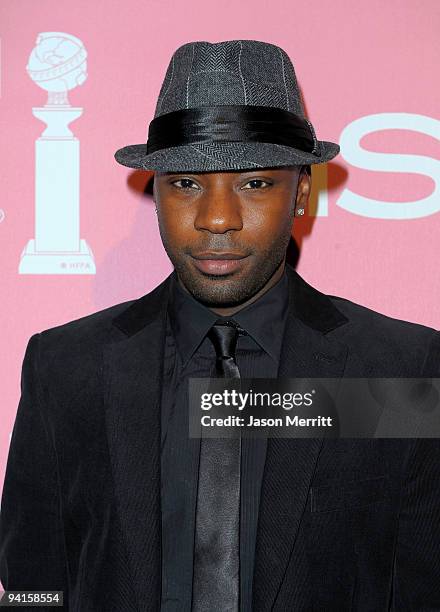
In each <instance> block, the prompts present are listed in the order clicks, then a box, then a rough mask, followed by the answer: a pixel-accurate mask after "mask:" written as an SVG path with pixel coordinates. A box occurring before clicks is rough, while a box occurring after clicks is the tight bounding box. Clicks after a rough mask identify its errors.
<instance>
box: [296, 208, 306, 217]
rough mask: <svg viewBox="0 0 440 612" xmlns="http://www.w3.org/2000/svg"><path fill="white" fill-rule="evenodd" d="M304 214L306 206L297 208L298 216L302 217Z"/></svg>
mask: <svg viewBox="0 0 440 612" xmlns="http://www.w3.org/2000/svg"><path fill="white" fill-rule="evenodd" d="M303 214H304V208H297V210H296V216H297V217H302V215H303Z"/></svg>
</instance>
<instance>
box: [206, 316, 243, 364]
mask: <svg viewBox="0 0 440 612" xmlns="http://www.w3.org/2000/svg"><path fill="white" fill-rule="evenodd" d="M240 329H241V328H239V326H238V325H237V323H235V321H231V320H227V321H216V323H214V325H213V326H212V327H211V329H210V330H209V332H208V338H209V339H210V340H211V342H212V344H213V345H214V348H215V352H216V355H217V358H218V359H224V358H226V357H232V358H233V359H235V348H236V346H237V340H238V336H239V334H240Z"/></svg>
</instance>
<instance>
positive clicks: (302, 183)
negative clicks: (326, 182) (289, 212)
mask: <svg viewBox="0 0 440 612" xmlns="http://www.w3.org/2000/svg"><path fill="white" fill-rule="evenodd" d="M311 190H312V173H311V168H310V166H301V169H300V171H299V176H298V185H297V190H296V202H295V209H296V210H300V209H302V210H303V211H304V210H305V209H306V207H307V204H308V201H309V196H310V192H311Z"/></svg>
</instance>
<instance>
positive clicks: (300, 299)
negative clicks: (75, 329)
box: [113, 264, 347, 336]
mask: <svg viewBox="0 0 440 612" xmlns="http://www.w3.org/2000/svg"><path fill="white" fill-rule="evenodd" d="M286 273H287V276H288V279H289V295H290V308H291V311H292V312H293V314H294V316H296V317H297V318H298V319H300V321H302V322H303V323H304V324H305V325H307V326H308V327H311V328H312V329H315V330H316V331H319V332H321V333H323V334H325V333H327V332H329V331H331V330H333V329H335V328H337V327H339V326H340V325H344V323H346V322H347V318H346V317H345V315H343V314H342V313H341V312H340V311H339V310H338V309H337V308H336V306H334V304H333V302H332V301H331V300H330V298H329V297H328V296H326V295H325V294H323V293H321V292H320V291H318V290H317V289H315V288H314V287H312V286H311V285H309V284H308V283H306V281H305V280H304V279H303V278H302V277H301V276H300V275H299V274H298V273H297V272H296V271H295V270H294V269H293V268H292V267H291V266H290V265H289V264H286ZM171 277H172V274H170V275H169V276H168V277H167V278H166V279H165V280H164V281H163V282H162V283H161V284H160V285H158V286H157V287H156V288H155V289H154V290H153V291H152V292H151V293H147V294H146V295H144V296H142V297H141V298H139V299H137V300H135V302H133V303H132V304H131V305H130V306H129V307H128V308H127V309H126V310H124V311H123V312H122V313H120V314H119V315H118V316H117V317H115V319H113V324H114V325H116V327H118V328H119V329H120V330H121V331H123V332H124V333H125V334H126V335H127V336H132V335H133V334H135V333H136V332H138V331H140V330H141V329H142V328H143V327H145V326H146V325H148V324H149V323H151V322H152V321H153V320H154V319H155V318H156V317H157V316H159V314H160V312H161V311H163V310H166V307H167V305H168V299H169V292H170V286H171Z"/></svg>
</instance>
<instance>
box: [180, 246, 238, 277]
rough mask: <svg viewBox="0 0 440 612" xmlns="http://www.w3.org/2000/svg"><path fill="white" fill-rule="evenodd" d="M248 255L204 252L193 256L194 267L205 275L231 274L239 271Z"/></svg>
mask: <svg viewBox="0 0 440 612" xmlns="http://www.w3.org/2000/svg"><path fill="white" fill-rule="evenodd" d="M246 257H247V255H245V254H244V253H234V252H226V251H225V252H219V251H217V252H215V251H204V252H203V253H196V254H193V255H192V258H193V260H194V265H195V266H196V268H197V269H198V270H200V271H201V272H204V273H205V274H215V275H218V276H221V275H222V274H229V273H231V272H234V271H235V270H237V269H238V268H239V267H240V265H241V261H242V260H243V259H245V258H246Z"/></svg>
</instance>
